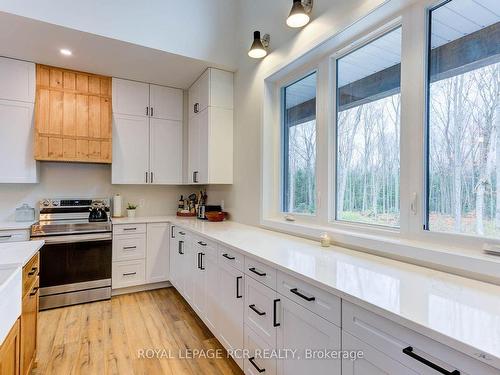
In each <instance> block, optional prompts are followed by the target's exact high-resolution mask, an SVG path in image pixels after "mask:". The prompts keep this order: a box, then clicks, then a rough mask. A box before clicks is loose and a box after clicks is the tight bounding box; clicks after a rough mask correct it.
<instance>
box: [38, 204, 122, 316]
mask: <svg viewBox="0 0 500 375" xmlns="http://www.w3.org/2000/svg"><path fill="white" fill-rule="evenodd" d="M31 238H32V239H43V240H45V245H44V246H43V247H42V249H41V250H40V310H44V309H50V308H53V307H60V306H67V305H74V304H78V303H84V302H91V301H99V300H103V299H109V298H111V256H112V255H111V254H112V234H111V221H110V218H109V199H107V198H105V199H44V200H42V201H40V220H39V222H38V223H36V224H33V225H32V226H31Z"/></svg>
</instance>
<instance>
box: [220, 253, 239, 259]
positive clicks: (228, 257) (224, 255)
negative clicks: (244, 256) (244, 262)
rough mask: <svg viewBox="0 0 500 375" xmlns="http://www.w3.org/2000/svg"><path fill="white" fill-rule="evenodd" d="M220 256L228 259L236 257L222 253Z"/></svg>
mask: <svg viewBox="0 0 500 375" xmlns="http://www.w3.org/2000/svg"><path fill="white" fill-rule="evenodd" d="M222 256H223V257H224V258H226V259H229V260H235V259H236V258H235V257H232V256H230V255H228V254H222Z"/></svg>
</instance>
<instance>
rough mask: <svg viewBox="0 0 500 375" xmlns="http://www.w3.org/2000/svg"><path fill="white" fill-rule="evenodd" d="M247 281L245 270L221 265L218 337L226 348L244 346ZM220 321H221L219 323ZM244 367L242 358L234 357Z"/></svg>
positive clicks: (229, 349)
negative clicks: (244, 310)
mask: <svg viewBox="0 0 500 375" xmlns="http://www.w3.org/2000/svg"><path fill="white" fill-rule="evenodd" d="M244 291H245V281H244V276H243V272H241V271H240V270H238V269H236V268H234V267H232V266H230V265H228V264H220V265H219V283H218V288H217V293H218V297H219V298H218V299H217V303H218V305H219V316H218V322H217V327H218V329H217V338H218V339H219V341H220V342H221V344H222V345H223V346H224V347H225V348H226V350H228V351H231V350H237V349H242V348H243V324H244V322H243V314H244V313H243V309H244V303H245V299H244ZM219 322H220V323H219ZM234 360H235V362H236V363H237V364H238V365H239V366H240V367H243V359H242V358H234Z"/></svg>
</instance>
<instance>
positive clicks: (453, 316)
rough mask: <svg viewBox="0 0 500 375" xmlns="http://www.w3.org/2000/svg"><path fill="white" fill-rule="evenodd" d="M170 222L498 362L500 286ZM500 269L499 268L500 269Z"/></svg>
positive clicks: (260, 234)
mask: <svg viewBox="0 0 500 375" xmlns="http://www.w3.org/2000/svg"><path fill="white" fill-rule="evenodd" d="M149 222H170V223H172V224H175V225H177V226H180V227H183V228H184V229H186V230H190V231H192V232H194V233H197V234H200V235H202V236H206V237H207V238H210V239H212V240H215V241H216V242H219V243H220V244H223V245H225V246H229V247H231V248H233V249H235V250H238V251H240V252H242V253H243V254H245V255H249V256H252V257H255V258H256V259H258V260H260V261H262V262H264V263H267V264H268V265H271V266H273V267H274V268H277V269H279V270H282V271H284V272H287V273H289V274H291V275H293V276H296V277H298V278H301V279H303V280H305V281H307V282H309V283H311V284H313V285H315V286H317V287H320V288H322V289H324V290H326V291H328V292H331V293H333V294H335V295H337V296H339V297H340V298H343V299H344V300H346V301H349V302H352V303H354V304H356V305H358V306H361V307H363V308H366V309H368V310H370V311H372V312H374V313H377V314H379V315H382V316H384V317H386V318H388V319H390V320H392V321H394V322H396V323H399V324H401V325H403V326H405V327H408V328H410V329H413V330H415V331H417V332H419V333H421V334H423V335H426V336H428V337H430V338H432V339H435V340H437V341H439V342H441V343H443V344H445V345H448V346H450V347H452V348H454V349H457V350H459V351H461V352H463V353H466V354H469V355H471V356H472V357H475V358H477V359H480V358H478V355H479V354H483V355H485V357H486V359H480V360H482V362H485V363H487V364H489V365H491V366H495V367H497V368H500V286H498V285H494V284H489V283H485V282H481V281H477V280H473V279H469V278H465V277H461V276H457V275H453V274H449V273H446V272H441V271H436V270H433V269H430V268H425V267H421V266H416V265H412V264H409V263H405V262H401V261H396V260H392V259H388V258H384V257H380V256H376V255H372V254H367V253H363V252H359V251H354V250H349V249H345V248H342V247H338V246H331V247H328V248H322V247H321V246H320V245H319V241H318V242H315V241H311V240H307V239H303V238H299V237H295V236H291V235H286V234H282V233H278V232H274V231H270V230H266V229H262V228H258V227H253V226H248V225H243V224H239V223H235V222H231V221H225V222H221V223H212V222H207V221H200V220H197V219H193V218H180V217H177V216H158V217H137V218H134V219H129V218H124V219H118V220H116V219H114V220H113V223H114V224H132V223H149ZM499 272H500V270H499Z"/></svg>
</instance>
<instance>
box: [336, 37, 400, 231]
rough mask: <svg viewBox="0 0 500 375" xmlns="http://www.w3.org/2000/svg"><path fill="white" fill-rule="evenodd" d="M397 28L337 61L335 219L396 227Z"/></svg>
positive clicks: (397, 154)
mask: <svg viewBox="0 0 500 375" xmlns="http://www.w3.org/2000/svg"><path fill="white" fill-rule="evenodd" d="M400 72H401V28H398V29H395V30H393V31H391V32H389V33H387V34H385V35H383V36H382V37H380V38H378V39H376V40H374V41H372V42H370V43H369V44H366V45H364V46H363V47H361V48H359V49H357V50H355V51H353V52H351V53H349V54H348V55H346V56H344V57H342V58H340V59H338V60H337V150H336V151H337V154H336V163H337V169H336V176H337V178H336V197H337V200H336V219H337V220H343V221H350V222H360V223H368V224H376V225H385V226H391V227H397V226H399V169H400V162H399V137H400V75H401V74H400Z"/></svg>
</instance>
